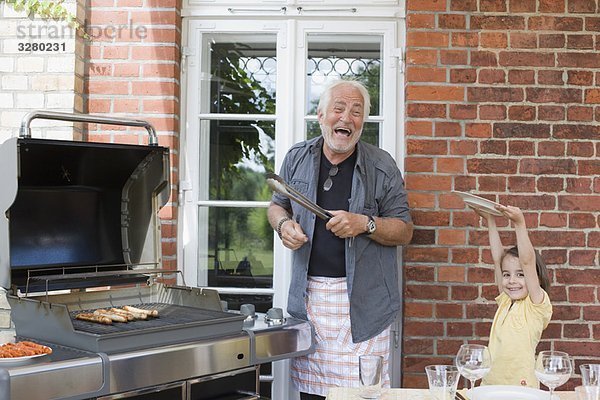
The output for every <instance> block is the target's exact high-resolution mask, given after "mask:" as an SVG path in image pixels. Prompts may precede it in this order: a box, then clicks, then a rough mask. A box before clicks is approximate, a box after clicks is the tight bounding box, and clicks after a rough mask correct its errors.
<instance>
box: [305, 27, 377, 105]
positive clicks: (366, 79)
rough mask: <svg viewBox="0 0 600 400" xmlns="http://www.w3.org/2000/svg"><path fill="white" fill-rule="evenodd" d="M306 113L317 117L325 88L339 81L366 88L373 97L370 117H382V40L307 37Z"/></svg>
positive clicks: (361, 36)
mask: <svg viewBox="0 0 600 400" xmlns="http://www.w3.org/2000/svg"><path fill="white" fill-rule="evenodd" d="M308 42H309V43H308V54H307V56H308V59H307V61H306V62H307V68H306V71H307V72H306V74H307V76H306V82H307V84H306V89H307V93H308V97H307V104H306V110H307V111H306V113H307V115H315V114H316V113H317V104H318V102H319V96H320V95H321V92H322V91H323V88H324V87H325V86H326V85H327V84H328V83H329V82H331V81H333V80H337V79H339V78H343V79H355V80H358V81H360V82H362V83H364V84H365V86H366V87H367V88H368V89H369V94H370V95H371V111H370V113H369V115H380V110H381V104H380V83H381V42H382V38H381V37H380V36H367V35H325V36H324V35H317V34H311V35H308Z"/></svg>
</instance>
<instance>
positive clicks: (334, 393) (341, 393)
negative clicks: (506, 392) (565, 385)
mask: <svg viewBox="0 0 600 400" xmlns="http://www.w3.org/2000/svg"><path fill="white" fill-rule="evenodd" d="M461 393H462V391H461ZM556 395H558V397H559V398H560V400H576V398H575V392H554V396H552V397H554V398H555V397H556ZM327 400H361V398H360V397H358V389H357V388H332V389H330V390H329V394H328V395H327ZM380 400H431V396H429V390H428V389H383V394H382V395H381V397H380ZM507 400H513V399H507ZM514 400H516V399H514Z"/></svg>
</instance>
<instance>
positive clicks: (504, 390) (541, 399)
mask: <svg viewBox="0 0 600 400" xmlns="http://www.w3.org/2000/svg"><path fill="white" fill-rule="evenodd" d="M467 396H468V397H469V399H472V398H473V397H475V399H477V400H549V399H550V393H549V392H544V391H543V390H539V389H533V388H530V387H524V386H510V385H487V386H477V387H476V388H475V389H470V390H468V391H467ZM552 397H553V398H555V397H556V396H552Z"/></svg>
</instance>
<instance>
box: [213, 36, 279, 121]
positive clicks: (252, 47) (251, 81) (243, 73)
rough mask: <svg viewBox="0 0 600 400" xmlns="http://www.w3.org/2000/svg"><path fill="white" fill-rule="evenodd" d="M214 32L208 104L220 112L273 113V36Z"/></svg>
mask: <svg viewBox="0 0 600 400" xmlns="http://www.w3.org/2000/svg"><path fill="white" fill-rule="evenodd" d="M246 37H248V35H245V37H244V36H240V35H233V34H231V35H227V34H221V35H214V36H209V37H206V38H205V43H206V47H207V48H208V49H209V52H210V66H209V68H208V71H207V70H205V71H204V72H205V73H206V72H208V73H209V74H210V75H209V76H210V103H209V104H210V108H204V107H203V108H202V109H205V110H206V109H208V110H210V111H209V112H211V113H219V114H274V113H275V84H276V76H277V57H276V36H275V35H252V40H251V41H248V40H246Z"/></svg>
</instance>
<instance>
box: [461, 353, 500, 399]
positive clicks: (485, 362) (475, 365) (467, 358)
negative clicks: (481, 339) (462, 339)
mask: <svg viewBox="0 0 600 400" xmlns="http://www.w3.org/2000/svg"><path fill="white" fill-rule="evenodd" d="M454 361H455V364H456V367H457V368H458V370H459V371H460V374H461V375H462V376H464V377H465V378H467V379H468V380H469V382H471V387H470V388H471V389H473V388H475V382H476V381H477V380H478V379H481V378H483V377H484V376H486V375H487V373H488V372H490V368H491V367H492V356H491V355H490V351H489V350H488V348H487V346H484V345H481V344H463V345H462V346H460V349H459V350H458V353H456V358H455V360H454ZM471 393H473V391H471ZM471 396H473V394H471ZM472 398H473V397H472Z"/></svg>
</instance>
